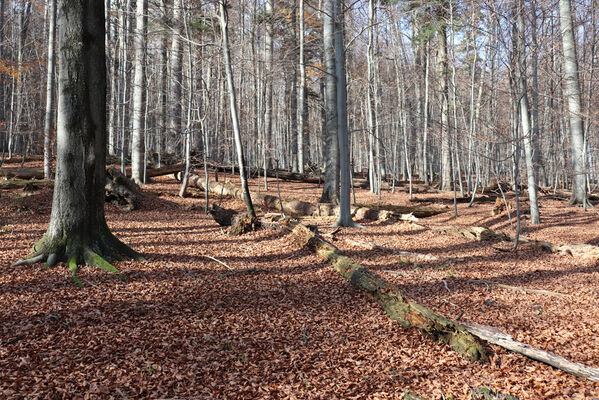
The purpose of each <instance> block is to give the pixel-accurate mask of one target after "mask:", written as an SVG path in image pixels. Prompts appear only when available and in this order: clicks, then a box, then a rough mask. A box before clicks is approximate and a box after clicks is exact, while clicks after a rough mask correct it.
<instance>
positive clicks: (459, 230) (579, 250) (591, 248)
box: [414, 223, 599, 259]
mask: <svg viewBox="0 0 599 400" xmlns="http://www.w3.org/2000/svg"><path fill="white" fill-rule="evenodd" d="M414 225H416V226H418V227H422V228H426V227H425V226H423V225H420V224H417V223H415V224H414ZM431 231H432V232H434V233H437V234H442V235H450V236H463V237H465V238H468V239H471V240H475V241H477V242H485V241H500V242H513V241H514V238H513V237H512V236H510V235H509V234H507V233H504V232H495V231H493V230H492V229H489V228H487V227H484V226H453V225H450V226H435V227H432V228H431ZM518 242H519V244H520V245H521V246H526V247H534V248H538V249H542V250H544V251H547V252H549V253H553V254H560V255H563V256H572V257H575V258H592V259H599V246H595V245H592V244H586V243H574V244H563V243H560V244H557V243H551V242H546V241H543V240H532V239H528V238H525V237H520V239H519V241H518Z"/></svg>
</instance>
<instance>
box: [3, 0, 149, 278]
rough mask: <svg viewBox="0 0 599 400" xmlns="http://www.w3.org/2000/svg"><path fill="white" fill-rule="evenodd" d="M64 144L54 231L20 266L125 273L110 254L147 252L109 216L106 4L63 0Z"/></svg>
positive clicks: (60, 135)
mask: <svg viewBox="0 0 599 400" xmlns="http://www.w3.org/2000/svg"><path fill="white" fill-rule="evenodd" d="M58 5H59V9H58V16H59V24H58V26H59V27H60V29H59V75H58V77H59V78H58V124H57V128H58V142H57V160H56V178H55V181H54V198H53V201H52V214H51V217H50V223H49V226H48V230H47V231H46V234H45V235H44V236H43V238H42V239H41V240H40V241H39V242H38V243H37V244H36V246H35V247H34V251H35V254H34V255H33V256H32V257H31V258H29V259H27V260H24V261H21V262H18V263H16V264H14V265H23V264H33V263H35V262H41V261H47V263H48V265H50V266H51V265H54V264H55V263H56V262H58V261H66V262H68V266H69V269H71V271H72V272H73V274H75V273H76V271H77V264H82V263H85V264H88V265H93V266H96V267H98V268H100V269H103V270H107V271H112V272H118V270H117V269H116V268H115V267H113V266H112V265H110V264H108V262H107V261H106V259H117V258H121V256H127V257H136V258H137V257H139V256H138V255H137V253H135V252H134V251H133V250H131V249H130V248H129V247H128V246H127V245H125V244H123V243H122V242H121V241H119V240H118V239H117V238H116V237H114V236H113V235H112V233H111V232H110V229H109V228H108V226H107V224H106V219H105V217H104V185H105V183H106V170H105V161H106V63H105V46H104V41H105V37H104V31H105V28H104V2H102V1H96V0H79V1H66V0H62V1H59V3H58Z"/></svg>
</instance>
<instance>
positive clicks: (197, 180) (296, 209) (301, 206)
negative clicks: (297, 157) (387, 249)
mask: <svg viewBox="0 0 599 400" xmlns="http://www.w3.org/2000/svg"><path fill="white" fill-rule="evenodd" d="M189 185H190V186H194V187H197V188H200V189H202V190H208V191H209V192H211V193H214V194H216V195H219V194H223V195H226V196H232V197H235V198H243V194H242V191H241V188H239V187H238V186H236V185H234V184H232V183H230V182H224V183H223V182H214V181H210V182H209V184H208V185H206V179H205V178H204V177H202V176H199V175H196V174H191V175H190V176H189ZM207 186H208V187H207ZM251 196H252V202H253V203H254V205H255V206H260V207H263V208H267V209H275V210H279V211H283V212H284V213H285V214H286V215H288V216H292V217H305V216H314V217H327V216H334V215H337V214H338V213H339V207H338V206H335V205H333V204H328V203H310V202H307V201H301V200H289V199H281V201H279V198H278V197H277V196H272V195H269V194H258V193H252V194H251ZM281 204H282V205H283V208H282V210H281ZM375 207H378V208H372V207H360V206H358V207H353V208H352V214H353V215H354V217H355V219H356V220H362V219H366V220H374V221H376V220H387V219H389V220H401V221H417V220H418V215H420V216H422V217H426V216H430V215H436V214H439V213H442V212H446V211H447V209H435V208H434V207H399V206H376V205H375ZM401 211H404V212H405V214H402V213H401Z"/></svg>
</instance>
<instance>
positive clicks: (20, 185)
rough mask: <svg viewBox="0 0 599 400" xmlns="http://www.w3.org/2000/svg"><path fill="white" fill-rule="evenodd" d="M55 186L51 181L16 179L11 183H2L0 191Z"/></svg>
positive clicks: (0, 183) (10, 181) (0, 182)
mask: <svg viewBox="0 0 599 400" xmlns="http://www.w3.org/2000/svg"><path fill="white" fill-rule="evenodd" d="M32 185H33V186H38V187H45V186H54V181H50V180H35V179H34V180H23V179H15V180H9V181H0V189H24V188H26V187H28V186H32Z"/></svg>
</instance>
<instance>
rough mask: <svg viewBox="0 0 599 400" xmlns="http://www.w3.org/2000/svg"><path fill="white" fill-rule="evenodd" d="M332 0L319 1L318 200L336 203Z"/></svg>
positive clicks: (337, 192) (337, 158) (336, 168)
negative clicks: (321, 115) (321, 177)
mask: <svg viewBox="0 0 599 400" xmlns="http://www.w3.org/2000/svg"><path fill="white" fill-rule="evenodd" d="M334 1H335V0H324V1H323V10H322V13H323V17H322V18H323V41H324V69H325V75H324V81H325V87H324V103H325V104H324V107H325V124H326V125H325V126H326V129H325V133H324V155H323V156H324V163H325V181H324V187H323V190H322V196H321V197H320V202H321V203H338V202H339V136H338V133H337V129H338V117H337V79H336V77H337V69H336V66H335V21H334V17H333V16H334V13H335V3H334Z"/></svg>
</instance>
